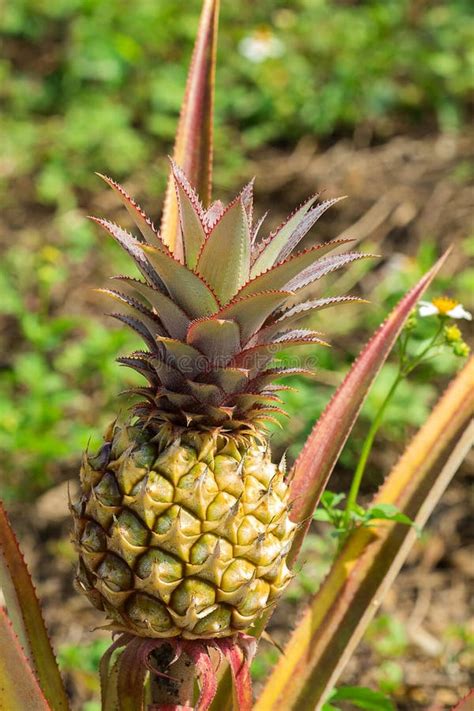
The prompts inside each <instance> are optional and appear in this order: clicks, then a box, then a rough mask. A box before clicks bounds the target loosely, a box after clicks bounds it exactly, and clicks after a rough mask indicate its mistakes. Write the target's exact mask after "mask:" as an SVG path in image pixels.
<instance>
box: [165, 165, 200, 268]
mask: <svg viewBox="0 0 474 711" xmlns="http://www.w3.org/2000/svg"><path fill="white" fill-rule="evenodd" d="M173 176H174V180H175V185H176V193H177V196H178V205H179V219H180V224H181V233H182V238H183V248H184V259H185V262H186V266H188V267H189V268H190V269H194V267H195V266H196V264H197V260H198V257H199V254H200V252H201V249H202V246H203V244H204V242H205V240H206V233H205V232H204V227H203V225H202V219H201V218H202V206H201V204H200V202H199V198H198V196H197V195H196V193H195V192H194V190H193V188H192V187H191V186H190V184H189V182H188V180H187V178H186V176H185V175H184V173H183V171H182V170H181V169H180V168H179V167H178V166H177V165H176V164H175V163H173Z"/></svg>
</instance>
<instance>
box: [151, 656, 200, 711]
mask: <svg viewBox="0 0 474 711" xmlns="http://www.w3.org/2000/svg"><path fill="white" fill-rule="evenodd" d="M174 656H175V652H174V649H173V648H172V646H171V645H168V644H163V645H162V646H161V647H160V648H159V649H157V650H156V651H155V652H154V653H153V655H152V659H153V663H154V666H155V667H156V669H157V670H158V671H160V672H162V673H163V674H165V675H166V676H158V675H157V674H152V675H151V678H150V693H151V699H152V704H151V705H150V706H149V709H153V710H155V709H159V708H161V705H164V706H166V705H173V704H174V705H177V706H184V707H186V706H189V707H191V708H192V707H193V699H194V679H195V672H194V663H193V661H192V660H191V659H190V657H189V656H188V655H187V654H185V653H182V654H181V655H180V656H179V657H178V659H177V660H176V661H175V662H172V659H173V657H174Z"/></svg>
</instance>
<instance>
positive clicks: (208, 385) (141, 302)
mask: <svg viewBox="0 0 474 711" xmlns="http://www.w3.org/2000/svg"><path fill="white" fill-rule="evenodd" d="M172 175H173V180H174V186H175V190H176V198H177V203H178V207H179V223H180V230H179V238H178V239H177V240H176V243H175V247H174V250H173V251H172V250H171V249H170V248H169V247H168V246H167V245H166V244H165V241H164V240H163V239H162V237H161V235H160V233H159V231H158V230H157V229H156V228H155V227H154V225H153V223H152V221H151V220H150V219H149V218H148V217H147V216H146V215H145V213H144V212H143V210H142V209H141V208H140V207H139V205H138V204H137V203H136V202H135V201H134V200H133V199H132V198H131V197H130V196H129V195H128V194H127V192H126V191H125V190H124V188H123V187H122V186H120V185H119V184H118V183H116V182H115V181H113V180H111V179H110V178H108V177H105V176H101V177H102V178H103V179H104V180H105V181H106V183H107V184H108V185H109V186H110V187H111V188H112V189H113V190H114V191H115V192H116V194H117V195H118V197H119V198H120V200H121V201H122V203H123V204H124V206H125V207H126V209H127V210H128V212H129V214H130V215H131V217H132V219H133V221H134V223H135V225H136V227H137V229H138V236H137V237H134V236H133V235H132V234H130V233H129V232H127V231H126V230H124V229H122V228H121V227H119V226H118V225H116V224H114V223H112V222H109V221H107V220H103V219H98V218H92V219H94V220H95V221H96V222H97V223H98V224H99V225H101V226H102V227H103V228H104V229H105V230H106V231H107V232H108V233H110V235H112V237H113V238H114V239H115V240H116V241H117V242H118V243H119V244H120V246H121V247H122V248H123V249H124V250H125V251H126V252H127V253H128V254H129V255H130V257H131V258H132V259H133V260H134V262H135V263H136V265H137V267H138V269H139V271H140V272H141V274H142V276H143V279H142V280H140V279H133V278H130V277H125V276H117V277H113V279H114V280H115V281H118V282H119V284H120V285H119V286H117V288H111V289H101V290H100V291H102V292H103V293H105V294H107V295H109V296H111V297H113V298H114V299H115V300H117V301H118V302H119V303H120V304H121V306H122V307H125V311H126V313H123V312H120V313H114V314H112V316H114V317H115V318H117V319H119V320H120V321H122V322H123V323H125V324H126V325H127V326H129V327H130V328H132V329H133V330H134V331H136V332H137V333H138V334H139V336H140V337H141V338H142V339H143V341H144V343H145V346H146V349H145V350H140V351H136V352H134V353H132V354H131V355H130V356H128V357H121V358H119V359H118V361H119V362H120V363H121V364H123V365H125V366H128V367H130V368H133V369H134V370H136V371H138V372H139V373H140V374H142V375H143V376H144V377H145V378H146V380H147V381H148V386H147V387H137V388H133V389H132V390H131V391H129V392H133V393H135V394H139V395H140V396H142V398H143V400H142V401H141V402H139V403H138V404H137V405H135V406H134V413H135V414H136V415H137V416H138V417H139V418H140V420H142V421H145V422H146V423H147V424H148V425H153V424H154V425H161V424H163V423H164V422H172V423H176V424H180V425H183V426H188V425H190V424H191V423H192V424H193V425H197V426H202V427H216V426H217V427H223V428H229V429H235V428H249V429H253V430H255V429H261V428H264V427H265V424H266V423H268V421H272V420H274V419H275V415H276V414H278V413H283V412H284V411H283V410H282V409H281V408H280V407H279V404H280V403H281V400H280V398H279V397H278V394H277V393H278V391H281V390H284V389H285V386H283V385H277V384H276V383H275V382H274V381H276V380H278V379H280V378H282V377H284V376H288V375H294V374H302V373H308V372H309V371H308V370H307V369H305V368H294V367H271V361H272V359H273V357H274V355H275V354H276V352H277V351H278V350H281V349H282V348H283V347H287V346H301V345H308V344H318V345H327V344H326V343H325V342H324V341H322V340H321V339H320V337H319V336H320V335H321V334H319V333H318V332H316V331H313V330H310V329H307V328H301V327H300V322H301V321H302V320H304V319H306V318H307V317H308V316H311V315H312V314H313V313H314V312H315V311H317V310H320V309H324V308H327V307H330V306H334V305H336V304H341V303H345V302H349V301H357V300H358V299H357V298H356V297H353V296H342V297H331V298H316V299H311V300H309V301H303V302H302V303H299V304H297V305H294V303H295V300H297V298H298V296H299V295H300V292H301V291H302V290H303V289H304V287H307V286H309V285H312V284H314V283H315V282H316V281H317V280H319V279H321V278H322V277H324V276H325V275H327V274H329V273H330V272H333V271H334V270H336V269H339V268H341V267H343V266H345V265H347V264H349V263H351V262H353V261H355V260H358V259H362V258H365V257H368V256H371V255H368V254H363V253H359V252H349V253H345V254H339V253H338V254H333V255H331V256H328V254H329V253H330V252H331V251H333V250H335V249H337V248H340V247H341V246H344V245H346V244H347V243H349V242H351V240H350V239H339V240H333V241H331V242H324V243H322V244H318V245H316V246H313V247H310V248H309V249H304V250H302V251H297V252H294V250H295V249H296V247H297V246H298V244H299V243H300V241H301V240H302V239H303V237H304V236H305V235H306V234H307V232H308V231H309V230H310V228H311V227H312V226H313V225H314V224H315V222H316V221H317V220H318V219H319V217H320V216H321V215H322V214H323V213H324V212H325V211H326V210H327V209H328V208H329V207H330V206H331V205H333V204H335V203H336V202H338V200H340V199H341V198H334V199H331V200H325V201H323V202H320V203H318V202H317V198H318V195H313V196H312V197H311V198H310V199H309V200H307V201H306V202H304V203H303V204H302V205H301V206H300V207H298V208H297V209H296V210H295V211H294V212H293V213H292V214H291V215H290V216H289V217H288V218H287V219H286V220H285V221H284V222H283V223H282V224H281V225H280V226H279V227H278V228H277V229H276V230H274V231H273V232H272V233H271V234H270V235H269V236H268V237H266V238H265V239H262V240H259V239H258V235H259V231H260V228H261V225H262V222H263V219H261V220H259V221H257V222H254V217H253V181H251V182H250V183H249V184H248V185H246V186H245V187H244V188H243V190H242V191H241V192H240V193H239V194H238V195H237V197H236V198H235V199H234V200H232V202H230V203H229V205H227V206H224V205H223V203H222V202H220V201H216V202H214V203H212V204H211V205H210V207H209V208H207V209H204V207H203V205H202V204H201V201H200V200H199V198H198V196H197V194H196V192H195V190H194V189H193V187H192V186H191V185H190V183H189V181H188V179H187V177H186V176H185V174H184V172H183V171H182V170H181V168H180V167H179V166H178V165H176V163H174V162H173V161H172Z"/></svg>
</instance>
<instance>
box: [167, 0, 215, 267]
mask: <svg viewBox="0 0 474 711" xmlns="http://www.w3.org/2000/svg"><path fill="white" fill-rule="evenodd" d="M218 18H219V0H205V1H204V5H203V9H202V12H201V19H200V23H199V30H198V34H197V37H196V43H195V45H194V52H193V57H192V60H191V66H190V69H189V74H188V80H187V84H186V92H185V96H184V101H183V104H182V107H181V115H180V119H179V124H178V130H177V133H176V142H175V146H174V153H173V158H174V161H175V162H176V163H177V164H178V165H179V167H180V168H181V169H182V170H183V171H184V173H185V175H186V177H187V178H188V180H189V182H190V183H191V185H193V186H194V188H195V189H196V191H197V193H198V195H199V196H200V198H201V200H202V201H203V203H204V205H205V206H207V205H208V204H209V202H210V197H211V180H212V141H213V104H214V76H215V64H216V45H217V26H218ZM161 236H162V239H163V241H164V243H165V244H167V245H168V246H169V248H170V249H171V251H172V252H174V253H175V256H176V257H177V258H178V259H182V258H183V245H182V241H181V233H180V229H179V216H178V203H177V199H176V194H175V190H174V181H173V177H172V175H170V178H169V180H168V186H167V190H166V198H165V206H164V210H163V217H162V222H161Z"/></svg>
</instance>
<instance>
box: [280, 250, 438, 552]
mask: <svg viewBox="0 0 474 711" xmlns="http://www.w3.org/2000/svg"><path fill="white" fill-rule="evenodd" d="M446 257H447V254H445V255H443V257H441V259H439V260H438V262H437V263H436V264H435V265H434V267H432V268H431V269H430V271H429V272H427V274H425V276H424V277H423V278H422V279H420V281H419V282H418V284H417V285H416V286H415V287H414V288H413V289H412V290H411V291H410V292H408V294H407V295H406V296H405V297H404V298H403V299H402V300H401V301H400V302H399V304H398V305H397V306H396V307H395V309H394V310H393V311H392V313H391V315H390V316H389V317H388V319H387V320H386V321H385V323H383V324H382V326H381V327H380V328H379V330H378V331H377V332H376V333H375V335H374V336H373V337H372V338H371V339H370V341H369V342H368V343H367V345H366V346H365V348H364V350H363V351H362V352H361V354H360V355H359V357H358V359H357V360H356V361H355V363H354V364H353V366H352V368H351V369H350V371H349V373H348V374H347V376H346V377H345V379H344V381H343V383H342V384H341V385H340V386H339V388H338V389H337V391H336V393H335V394H334V396H333V397H332V399H331V401H330V403H329V405H328V406H327V407H326V409H325V411H324V412H323V414H322V415H321V417H320V418H319V420H318V422H317V423H316V425H315V426H314V428H313V431H312V432H311V434H310V435H309V437H308V439H307V441H306V444H305V445H304V447H303V450H302V452H301V454H300V455H299V457H298V459H297V460H296V462H295V465H294V468H293V478H292V481H291V499H292V501H293V508H292V512H291V517H292V519H293V520H294V521H298V522H300V523H301V524H302V525H301V526H300V528H299V530H298V533H297V535H296V536H295V540H294V543H293V548H292V551H291V553H290V556H291V560H294V559H295V557H296V555H297V554H298V551H299V549H300V546H301V543H302V541H303V539H304V537H305V534H306V531H307V529H308V526H309V521H310V518H311V515H312V513H313V511H314V509H315V508H316V506H317V504H318V501H319V499H320V496H321V494H322V492H323V491H324V489H325V486H326V483H327V480H328V478H329V476H330V474H331V472H332V470H333V468H334V465H335V463H336V461H337V459H338V457H339V454H340V452H341V450H342V448H343V446H344V444H345V442H346V440H347V438H348V436H349V434H350V432H351V430H352V427H353V426H354V423H355V421H356V418H357V416H358V414H359V412H360V409H361V407H362V404H363V403H364V400H365V398H366V396H367V393H368V391H369V389H370V387H371V385H372V383H373V382H374V380H375V378H376V376H377V373H378V372H379V371H380V368H381V367H382V365H383V363H384V362H385V360H386V359H387V357H388V355H389V353H390V351H391V350H392V347H393V345H394V343H395V341H396V339H397V337H398V335H399V333H400V331H401V329H402V328H403V324H404V323H405V321H406V319H407V318H408V316H409V314H410V312H411V311H412V309H413V308H414V307H415V305H416V303H417V301H418V300H419V299H420V298H421V296H422V294H423V293H424V292H425V291H426V289H427V288H428V286H429V285H430V283H431V282H432V280H433V279H434V277H435V275H436V274H437V273H438V271H439V269H440V268H441V266H442V265H443V264H444V262H445V259H446ZM304 521H306V522H307V523H303V522H304Z"/></svg>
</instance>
